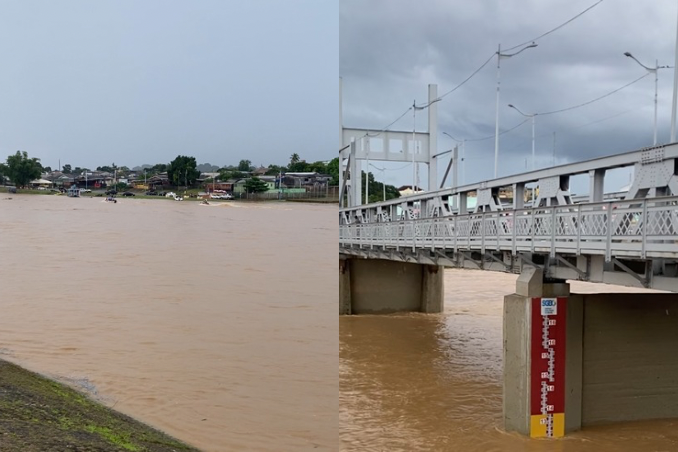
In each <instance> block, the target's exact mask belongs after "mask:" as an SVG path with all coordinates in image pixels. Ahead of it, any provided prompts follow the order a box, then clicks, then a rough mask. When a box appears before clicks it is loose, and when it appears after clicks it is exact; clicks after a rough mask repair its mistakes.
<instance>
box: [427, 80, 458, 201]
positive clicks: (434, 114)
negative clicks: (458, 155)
mask: <svg viewBox="0 0 678 452" xmlns="http://www.w3.org/2000/svg"><path fill="white" fill-rule="evenodd" d="M437 98H438V85H428V103H429V106H428V190H429V191H434V190H437V189H438V160H437V159H434V158H433V156H434V155H436V154H437V153H438V102H436V99H437ZM455 164H456V161H455ZM455 186H456V185H455Z"/></svg>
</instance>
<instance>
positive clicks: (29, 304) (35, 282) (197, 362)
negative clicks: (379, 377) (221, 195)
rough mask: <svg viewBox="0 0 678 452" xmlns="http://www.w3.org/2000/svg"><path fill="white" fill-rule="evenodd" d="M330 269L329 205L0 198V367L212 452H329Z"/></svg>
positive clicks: (333, 230)
mask: <svg viewBox="0 0 678 452" xmlns="http://www.w3.org/2000/svg"><path fill="white" fill-rule="evenodd" d="M8 197H11V198H12V199H6V198H8ZM336 268H337V215H336V207H335V206H324V205H311V204H299V203H261V204H243V203H233V204H223V205H218V206H217V205H210V206H200V205H198V203H194V202H174V201H164V200H134V199H120V200H119V201H118V203H117V204H109V203H105V202H103V200H102V198H87V197H84V198H67V197H61V196H30V195H6V194H0V358H4V359H8V360H11V361H13V362H16V363H18V364H21V365H23V366H24V367H26V368H28V369H31V370H34V371H37V372H40V373H43V374H46V375H48V376H51V377H54V378H57V379H60V380H62V381H67V382H70V383H71V384H73V385H75V386H77V387H79V388H81V389H83V390H86V391H87V392H89V393H90V394H91V395H93V396H94V397H95V398H98V399H99V400H101V401H102V402H104V403H105V404H106V405H108V406H112V407H115V409H116V410H119V411H122V412H123V413H126V414H129V415H131V416H133V417H135V418H137V419H139V420H142V421H144V422H146V423H149V424H151V425H153V426H154V427H157V428H159V429H161V430H163V431H165V432H167V433H169V434H171V435H173V436H175V437H177V438H179V439H182V440H184V441H186V442H188V443H190V444H193V445H195V446H197V447H200V448H201V449H203V450H205V451H232V450H256V451H259V450H260V451H282V450H314V451H315V450H337V447H338V425H339V421H338V413H339V407H338V375H337V366H338V358H337V350H338V326H337V325H338V319H337V308H336V304H337V291H338V282H337V274H336Z"/></svg>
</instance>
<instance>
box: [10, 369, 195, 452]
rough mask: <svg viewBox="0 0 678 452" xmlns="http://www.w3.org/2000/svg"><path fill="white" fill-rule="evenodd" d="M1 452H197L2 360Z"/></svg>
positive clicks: (76, 393) (69, 389)
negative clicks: (64, 451)
mask: <svg viewBox="0 0 678 452" xmlns="http://www.w3.org/2000/svg"><path fill="white" fill-rule="evenodd" d="M0 450H2V451H5V452H15V451H16V452H19V451H21V452H43V451H63V450H74V451H87V452H94V451H97V452H98V451H133V452H161V451H162V452H166V451H177V452H178V451H197V450H198V449H195V448H193V447H191V446H188V445H186V444H183V443H181V442H179V441H177V440H175V439H173V438H171V437H170V436H168V435H166V434H164V433H162V432H160V431H158V430H155V429H153V428H151V427H148V426H146V425H144V424H142V423H141V422H139V421H136V420H134V419H132V418H130V417H128V416H125V415H123V414H120V413H117V412H115V411H113V410H111V409H109V408H106V407H104V406H103V405H100V404H98V403H96V402H94V401H92V400H90V399H89V398H87V397H86V396H84V395H83V394H80V393H79V392H77V391H75V390H73V389H71V388H69V387H68V386H65V385H63V384H61V383H57V382H54V381H52V380H49V379H47V378H44V377H42V376H40V375H38V374H35V373H33V372H30V371H27V370H25V369H22V368H21V367H19V366H17V365H15V364H12V363H9V362H6V361H1V360H0Z"/></svg>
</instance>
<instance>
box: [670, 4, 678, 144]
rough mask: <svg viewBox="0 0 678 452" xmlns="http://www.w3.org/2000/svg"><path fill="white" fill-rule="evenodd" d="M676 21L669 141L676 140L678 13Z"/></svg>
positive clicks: (673, 141)
mask: <svg viewBox="0 0 678 452" xmlns="http://www.w3.org/2000/svg"><path fill="white" fill-rule="evenodd" d="M676 17H677V22H676V45H675V48H674V51H675V57H674V58H673V67H674V68H675V69H674V70H673V106H672V108H671V143H675V142H676V101H677V100H678V99H677V98H678V15H677V16H676Z"/></svg>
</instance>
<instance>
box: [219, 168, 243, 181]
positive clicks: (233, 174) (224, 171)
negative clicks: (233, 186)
mask: <svg viewBox="0 0 678 452" xmlns="http://www.w3.org/2000/svg"><path fill="white" fill-rule="evenodd" d="M243 177H245V174H243V173H241V172H240V171H238V170H233V169H228V168H221V169H220V170H219V177H217V179H218V180H221V181H227V180H230V179H242V178H243Z"/></svg>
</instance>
